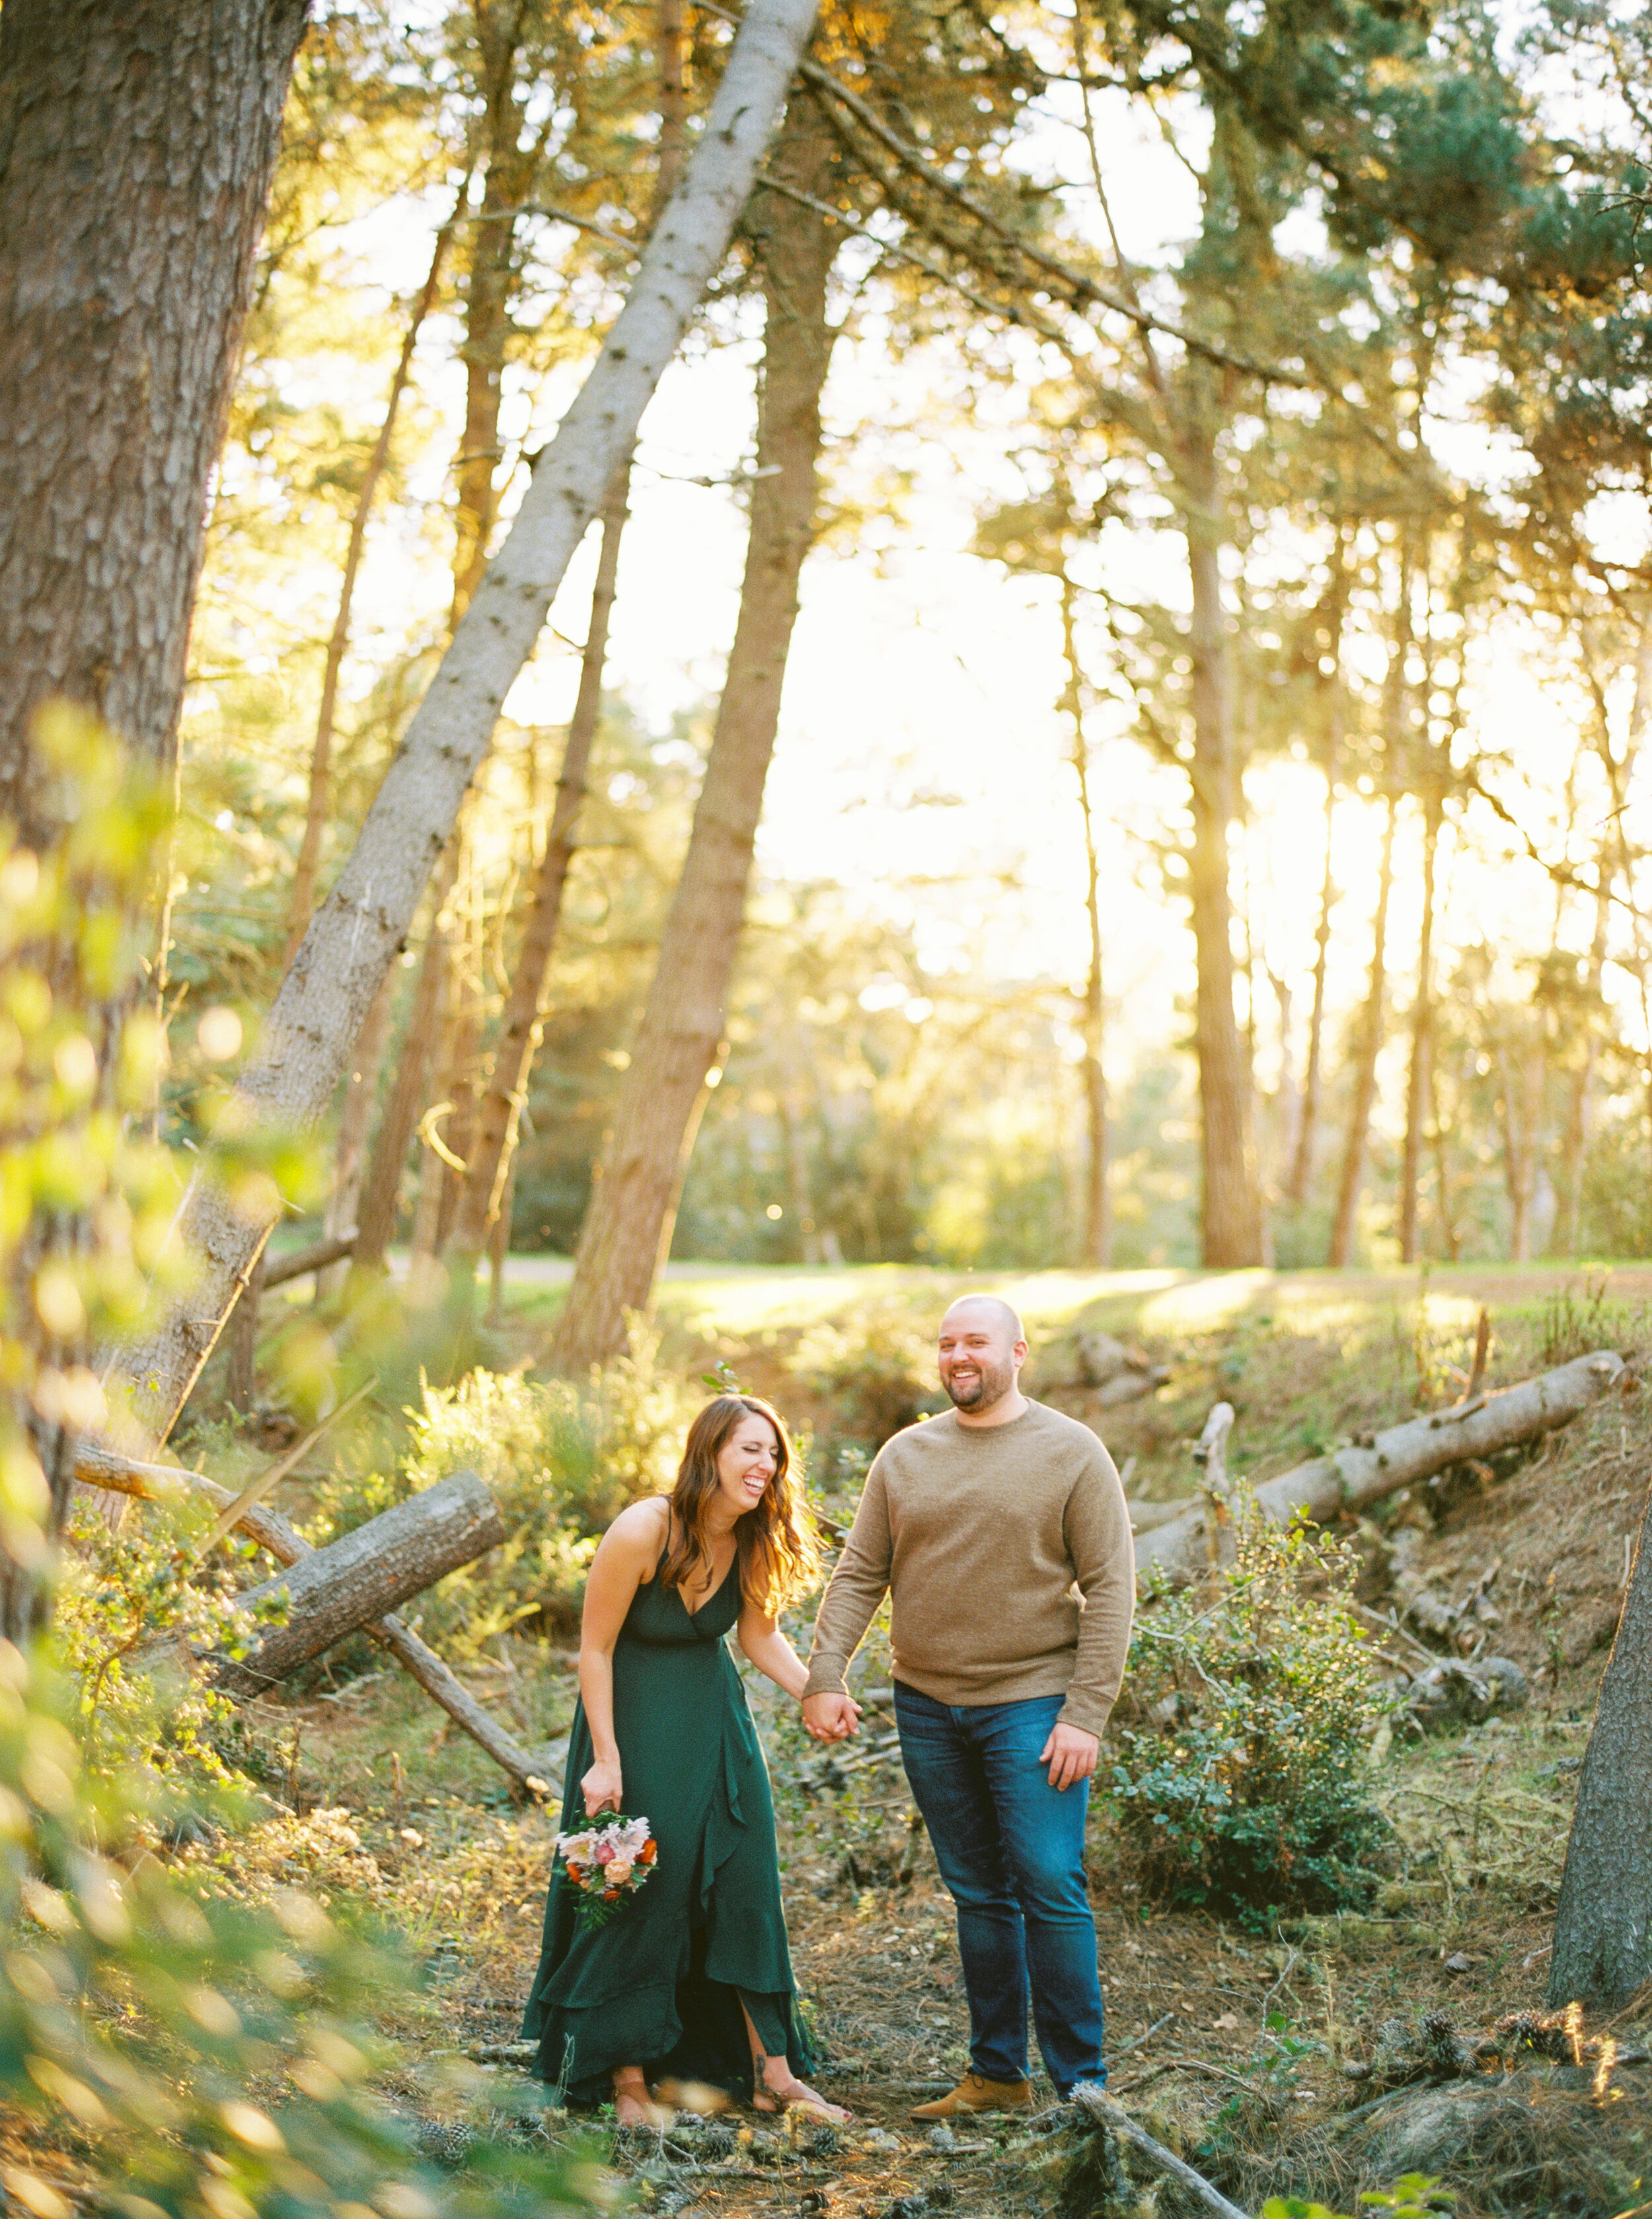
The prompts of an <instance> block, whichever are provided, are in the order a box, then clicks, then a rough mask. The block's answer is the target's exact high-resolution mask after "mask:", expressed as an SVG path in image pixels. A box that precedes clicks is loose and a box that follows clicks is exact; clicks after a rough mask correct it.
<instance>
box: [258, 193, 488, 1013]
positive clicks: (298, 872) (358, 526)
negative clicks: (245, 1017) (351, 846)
mask: <svg viewBox="0 0 1652 2219" xmlns="http://www.w3.org/2000/svg"><path fill="white" fill-rule="evenodd" d="M469 192H470V177H469V172H468V171H467V173H466V176H465V180H464V183H463V184H462V185H461V186H460V188H459V195H458V199H457V202H456V205H455V208H454V211H453V214H451V215H450V217H449V218H448V220H447V221H446V222H445V223H444V225H443V226H442V227H441V229H440V230H439V231H438V233H437V234H436V239H435V243H434V245H433V246H432V248H431V258H430V269H429V270H428V271H427V273H426V275H425V283H424V284H423V286H422V287H421V288H420V289H419V295H418V297H417V299H416V300H415V301H414V302H413V311H412V314H410V315H409V316H408V318H407V330H406V331H405V332H404V333H403V334H402V339H401V354H400V356H399V357H397V361H396V366H395V370H394V373H393V375H392V376H391V379H390V393H389V398H388V400H387V401H386V402H385V404H384V420H383V421H382V424H381V425H380V426H379V431H378V437H377V438H376V439H375V440H374V442H373V451H372V453H371V454H370V456H369V457H368V458H367V468H366V469H365V470H363V473H362V482H361V485H360V488H358V490H357V494H356V507H355V509H354V511H353V513H352V514H351V519H350V537H349V538H348V540H347V541H346V542H345V567H344V573H343V575H342V576H341V577H340V579H339V581H338V610H337V612H336V613H335V615H334V617H333V619H332V632H331V634H330V635H329V637H328V639H327V652H326V662H324V663H323V665H322V668H321V701H320V707H319V708H318V709H317V711H316V715H315V738H314V742H313V743H311V748H310V786H309V793H308V795H307V799H306V801H305V805H304V836H303V838H302V839H301V841H300V842H299V848H298V860H297V861H296V862H295V864H294V866H293V884H292V892H291V893H290V895H289V898H288V907H287V946H286V948H285V951H284V952H283V956H282V965H283V969H284V968H285V967H286V966H287V965H288V964H289V963H290V962H291V961H292V960H293V958H294V956H295V955H296V954H297V953H298V946H299V942H301V940H302V939H303V937H304V928H305V926H306V925H307V923H309V921H310V911H311V910H312V909H313V908H314V905H315V877H316V873H317V871H318V869H319V868H320V862H321V840H322V836H323V834H324V833H325V832H326V825H327V805H328V803H329V801H330V799H331V798H332V739H333V726H334V724H335V722H336V720H337V717H338V678H339V674H340V673H341V672H342V670H343V669H344V664H345V654H346V653H347V652H348V650H349V647H350V618H351V608H352V606H353V605H354V602H355V599H356V580H357V575H359V573H360V570H361V567H362V554H363V550H364V549H365V547H366V544H367V525H368V519H369V518H370V516H371V515H372V513H373V501H374V498H375V496H376V494H377V492H378V489H379V483H380V481H381V480H382V477H383V475H384V473H385V469H386V468H387V467H388V463H389V460H390V446H391V442H392V441H393V440H394V438H395V428H396V418H397V417H398V416H399V415H400V414H401V401H402V396H403V395H404V394H405V393H406V392H407V387H408V385H409V384H410V383H411V382H412V379H413V353H414V351H415V349H416V348H417V347H418V345H419V333H420V332H421V331H422V330H423V329H424V327H425V318H426V317H427V316H428V315H429V314H430V312H431V310H432V308H434V306H435V305H436V295H437V292H438V289H439V288H440V285H441V282H442V264H444V262H445V260H446V259H447V251H448V247H449V246H450V243H451V241H452V238H453V227H454V225H455V224H456V222H457V221H458V218H459V214H460V211H461V210H462V209H463V206H464V203H465V202H466V200H467V199H468V198H469Z"/></svg>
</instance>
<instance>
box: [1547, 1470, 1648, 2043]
mask: <svg viewBox="0 0 1652 2219" xmlns="http://www.w3.org/2000/svg"><path fill="white" fill-rule="evenodd" d="M1648 1980H1652V1495H1649V1496H1648V1498H1647V1505H1646V1513H1645V1515H1644V1516H1643V1519H1642V1520H1641V1537H1640V1540H1639V1543H1638V1545H1637V1546H1636V1551H1635V1563H1634V1569H1632V1571H1631V1572H1630V1578H1629V1587H1628V1591H1627V1593H1626V1594H1625V1596H1624V1614H1623V1616H1622V1618H1621V1619H1619V1620H1618V1637H1617V1639H1616V1640H1615V1641H1614V1642H1613V1643H1612V1655H1611V1656H1610V1657H1609V1658H1608V1660H1607V1663H1606V1672H1605V1678H1604V1679H1603V1680H1602V1681H1601V1682H1600V1700H1599V1703H1598V1704H1597V1705H1596V1706H1595V1713H1594V1731H1593V1732H1592V1733H1591V1734H1590V1736H1589V1746H1588V1750H1587V1753H1586V1755H1585V1756H1584V1759H1583V1770H1582V1774H1581V1776H1580V1778H1579V1780H1578V1784H1577V1803H1576V1806H1575V1807H1574V1810H1573V1812H1572V1832H1571V1838H1570V1839H1569V1841H1568V1843H1567V1845H1566V1868H1565V1871H1564V1872H1563V1873H1562V1875H1561V1883H1560V1906H1559V1909H1558V1910H1557V1911H1556V1915H1555V1949H1554V1955H1552V1956H1551V1957H1550V1961H1549V2000H1550V2004H1551V2005H1554V2006H1555V2007H1556V2009H1560V2008H1562V2006H1564V2005H1567V2004H1569V2003H1574V2002H1576V2003H1581V2004H1591V2005H1604V2006H1605V2007H1606V2008H1608V2009H1610V2008H1612V2007H1613V2006H1615V2005H1621V2004H1624V2003H1626V2002H1627V2001H1628V2000H1629V1998H1630V1996H1632V1995H1633V1994H1634V1993H1635V1992H1636V1989H1637V1988H1638V1987H1640V1986H1643V1983H1644V1982H1646V1981H1648Z"/></svg>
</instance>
